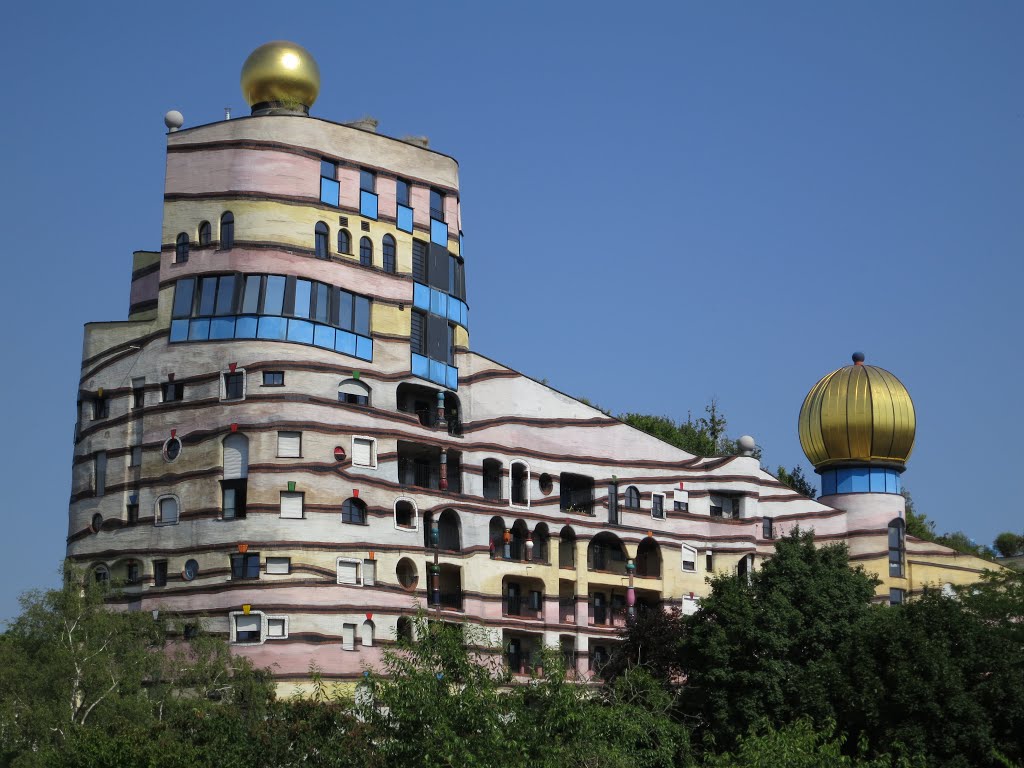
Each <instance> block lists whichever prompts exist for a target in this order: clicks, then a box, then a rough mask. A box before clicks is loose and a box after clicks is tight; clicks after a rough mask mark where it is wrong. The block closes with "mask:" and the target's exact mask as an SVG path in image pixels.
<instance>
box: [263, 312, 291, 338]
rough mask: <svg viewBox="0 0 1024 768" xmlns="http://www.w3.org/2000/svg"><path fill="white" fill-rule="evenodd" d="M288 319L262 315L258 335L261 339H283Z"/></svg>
mask: <svg viewBox="0 0 1024 768" xmlns="http://www.w3.org/2000/svg"><path fill="white" fill-rule="evenodd" d="M286 330H287V321H286V320H285V319H284V318H281V317H261V318H260V324H259V331H258V333H257V336H259V338H261V339H283V338H284V334H285V331H286Z"/></svg>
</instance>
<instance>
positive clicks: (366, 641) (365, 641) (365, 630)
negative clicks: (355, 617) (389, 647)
mask: <svg viewBox="0 0 1024 768" xmlns="http://www.w3.org/2000/svg"><path fill="white" fill-rule="evenodd" d="M376 629H377V628H376V627H375V626H374V624H373V622H372V621H370V620H369V619H367V620H366V621H364V622H363V623H362V625H361V626H360V627H359V642H360V643H361V644H362V645H363V647H364V648H370V647H372V646H373V636H374V634H375V633H376Z"/></svg>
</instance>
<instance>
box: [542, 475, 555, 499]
mask: <svg viewBox="0 0 1024 768" xmlns="http://www.w3.org/2000/svg"><path fill="white" fill-rule="evenodd" d="M554 487H555V484H554V483H553V482H552V481H551V475H549V474H548V473H547V472H542V473H541V476H540V492H541V493H543V494H544V495H545V496H547V495H548V494H549V493H551V491H552V490H553V489H554Z"/></svg>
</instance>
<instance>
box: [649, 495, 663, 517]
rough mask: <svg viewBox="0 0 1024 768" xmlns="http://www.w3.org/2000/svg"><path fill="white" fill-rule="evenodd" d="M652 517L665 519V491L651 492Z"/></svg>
mask: <svg viewBox="0 0 1024 768" xmlns="http://www.w3.org/2000/svg"><path fill="white" fill-rule="evenodd" d="M651 517H653V518H654V519H655V520H664V519H665V494H664V493H652V494H651Z"/></svg>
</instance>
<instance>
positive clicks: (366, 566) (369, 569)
mask: <svg viewBox="0 0 1024 768" xmlns="http://www.w3.org/2000/svg"><path fill="white" fill-rule="evenodd" d="M376 583H377V561H376V560H363V586H364V587H372V586H373V585H374V584H376Z"/></svg>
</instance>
